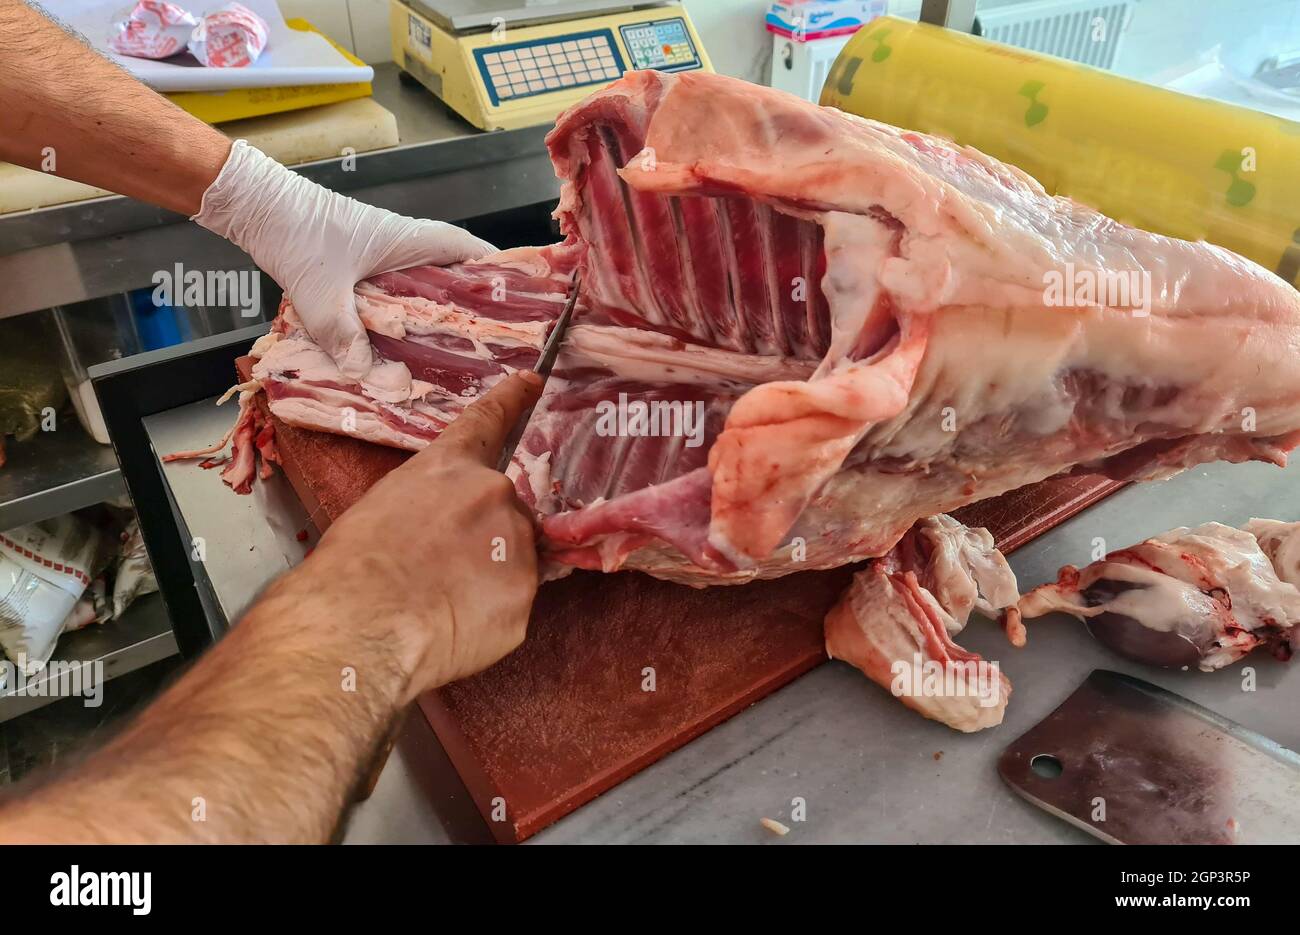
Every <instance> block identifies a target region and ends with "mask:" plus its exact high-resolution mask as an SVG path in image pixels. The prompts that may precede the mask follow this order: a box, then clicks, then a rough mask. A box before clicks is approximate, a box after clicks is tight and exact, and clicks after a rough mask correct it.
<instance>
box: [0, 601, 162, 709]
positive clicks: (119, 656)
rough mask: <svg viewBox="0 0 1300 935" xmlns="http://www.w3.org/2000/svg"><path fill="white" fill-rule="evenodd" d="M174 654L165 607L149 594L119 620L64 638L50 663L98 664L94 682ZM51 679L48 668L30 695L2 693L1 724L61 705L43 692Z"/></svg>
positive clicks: (29, 688) (11, 688)
mask: <svg viewBox="0 0 1300 935" xmlns="http://www.w3.org/2000/svg"><path fill="white" fill-rule="evenodd" d="M175 654H176V638H175V637H174V636H173V635H172V626H171V621H170V620H169V619H168V617H167V605H166V604H164V603H163V599H162V595H160V594H148V595H146V596H144V597H142V598H140V599H139V600H137V601H136V602H135V603H134V604H132V605H131V606H130V607H128V608H127V609H126V612H125V613H124V614H122V617H121V619H120V620H110V621H109V622H108V623H104V624H92V625H91V626H88V627H85V628H84V629H81V630H74V631H73V632H71V633H66V634H64V636H63V637H62V638H61V639H60V640H59V645H58V646H57V647H56V648H55V650H54V655H53V657H52V658H51V662H56V661H57V662H63V663H72V664H76V665H80V666H89V665H93V664H94V663H95V662H102V663H103V664H104V669H103V673H102V674H101V675H99V676H98V677H97V678H100V679H102V680H103V681H107V680H109V679H111V678H115V677H117V676H119V675H125V674H126V673H127V672H133V671H134V670H136V669H141V668H144V667H145V666H147V665H149V664H150V663H153V662H157V661H158V660H160V659H166V658H167V657H168V656H173V655H175ZM49 673H50V667H49V666H47V667H46V669H45V670H44V672H43V674H42V677H41V678H40V679H38V680H37V681H36V683H35V685H36V687H35V688H33V686H32V684H31V683H28V684H27V685H26V686H25V688H26V690H27V692H28V693H25V694H22V695H17V694H15V693H14V689H15V686H14V685H13V684H10V685H9V686H8V687H6V688H5V689H3V690H0V721H7V720H9V719H10V718H14V717H17V716H18V715H20V714H25V713H26V712H28V711H31V710H33V709H35V708H40V707H43V706H45V705H47V704H51V703H53V702H55V701H60V700H62V698H63V697H64V696H60V695H54V696H50V695H47V694H45V692H44V691H43V689H45V688H46V687H47V686H48V682H49V678H50V675H49ZM81 677H82V679H87V678H96V676H95V674H94V673H93V671H91V672H85V671H83V672H82V673H81ZM11 681H12V679H11ZM74 684H75V683H74ZM82 684H89V682H82Z"/></svg>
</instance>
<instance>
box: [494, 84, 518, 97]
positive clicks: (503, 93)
mask: <svg viewBox="0 0 1300 935" xmlns="http://www.w3.org/2000/svg"><path fill="white" fill-rule="evenodd" d="M514 96H515V92H514V91H511V90H510V86H509V85H507V86H506V87H504V88H497V97H502V98H505V97H514Z"/></svg>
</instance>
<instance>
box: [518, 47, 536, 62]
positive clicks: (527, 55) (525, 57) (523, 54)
mask: <svg viewBox="0 0 1300 935" xmlns="http://www.w3.org/2000/svg"><path fill="white" fill-rule="evenodd" d="M532 59H533V50H532V49H520V50H519V61H521V62H530V61H532Z"/></svg>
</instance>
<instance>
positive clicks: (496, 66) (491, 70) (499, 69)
mask: <svg viewBox="0 0 1300 935" xmlns="http://www.w3.org/2000/svg"><path fill="white" fill-rule="evenodd" d="M505 73H506V67H505V66H504V65H502V64H501V63H500V62H492V63H491V64H490V65H488V74H489V75H492V76H494V77H495V76H497V75H504V74H505Z"/></svg>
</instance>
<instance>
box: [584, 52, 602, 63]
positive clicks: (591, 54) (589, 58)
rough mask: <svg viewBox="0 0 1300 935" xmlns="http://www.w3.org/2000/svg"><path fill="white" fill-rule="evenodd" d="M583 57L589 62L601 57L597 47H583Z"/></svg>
mask: <svg viewBox="0 0 1300 935" xmlns="http://www.w3.org/2000/svg"><path fill="white" fill-rule="evenodd" d="M582 57H583V58H584V59H586V60H587V61H589V62H594V61H596V59H598V58H600V53H599V52H597V51H596V50H595V49H583V50H582Z"/></svg>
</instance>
